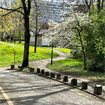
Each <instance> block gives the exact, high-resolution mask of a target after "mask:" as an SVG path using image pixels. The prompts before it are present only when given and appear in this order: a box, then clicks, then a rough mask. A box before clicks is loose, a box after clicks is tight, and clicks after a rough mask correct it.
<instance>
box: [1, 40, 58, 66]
mask: <svg viewBox="0 0 105 105" xmlns="http://www.w3.org/2000/svg"><path fill="white" fill-rule="evenodd" d="M14 51H16V55H15V64H21V63H22V61H23V53H24V44H23V43H22V44H19V43H15V44H14V43H10V42H2V41H0V67H5V66H10V65H12V64H14ZM57 56H59V54H57V53H56V52H54V57H57ZM49 58H51V51H50V50H47V49H44V48H40V47H37V53H34V47H33V46H30V47H29V61H30V62H31V61H36V60H42V59H49Z"/></svg>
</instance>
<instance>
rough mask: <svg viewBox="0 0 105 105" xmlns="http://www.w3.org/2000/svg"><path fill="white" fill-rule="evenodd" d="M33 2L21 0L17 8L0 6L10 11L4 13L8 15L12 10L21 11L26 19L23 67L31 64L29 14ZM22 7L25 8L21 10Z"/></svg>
mask: <svg viewBox="0 0 105 105" xmlns="http://www.w3.org/2000/svg"><path fill="white" fill-rule="evenodd" d="M31 2H32V0H21V3H22V6H19V7H17V8H14V7H13V8H12V9H10V8H8V7H7V8H5V7H0V8H1V9H4V10H8V11H9V12H8V13H6V14H4V15H2V16H6V15H8V14H10V13H12V12H19V13H21V14H22V15H23V17H24V18H23V19H24V28H25V33H24V36H25V45H24V57H23V63H22V67H27V66H28V65H29V64H28V63H29V42H30V31H29V16H30V10H31ZM20 9H23V11H21V10H20Z"/></svg>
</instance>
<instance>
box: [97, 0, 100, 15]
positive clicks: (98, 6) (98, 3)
mask: <svg viewBox="0 0 105 105" xmlns="http://www.w3.org/2000/svg"><path fill="white" fill-rule="evenodd" d="M97 8H98V13H99V12H100V0H97Z"/></svg>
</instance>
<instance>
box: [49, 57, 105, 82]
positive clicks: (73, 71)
mask: <svg viewBox="0 0 105 105" xmlns="http://www.w3.org/2000/svg"><path fill="white" fill-rule="evenodd" d="M47 67H48V68H50V69H53V70H55V71H59V72H61V73H64V74H66V75H73V76H78V77H82V78H88V79H92V80H97V81H105V73H99V72H90V71H88V70H83V60H82V59H74V58H69V59H65V60H60V61H54V62H53V65H51V64H48V65H47Z"/></svg>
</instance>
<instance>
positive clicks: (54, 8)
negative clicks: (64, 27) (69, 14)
mask: <svg viewBox="0 0 105 105" xmlns="http://www.w3.org/2000/svg"><path fill="white" fill-rule="evenodd" d="M38 5H43V6H42V7H41V11H42V16H39V17H38V18H39V19H40V20H41V21H40V26H41V25H42V24H43V23H44V22H46V24H44V26H43V29H42V30H41V31H40V32H39V35H38V39H37V46H50V42H49V41H47V40H46V39H45V38H44V37H43V35H45V34H46V33H47V34H48V32H49V29H51V28H53V27H54V26H55V25H56V24H52V25H50V26H49V25H48V22H49V21H50V20H53V21H54V22H55V23H60V22H61V19H62V18H64V17H65V16H64V15H63V13H62V12H63V11H70V9H69V8H66V7H67V5H65V4H61V3H59V2H51V1H42V2H40V3H39V4H38ZM34 35H35V33H33V32H31V38H30V45H35V36H34Z"/></svg>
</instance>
